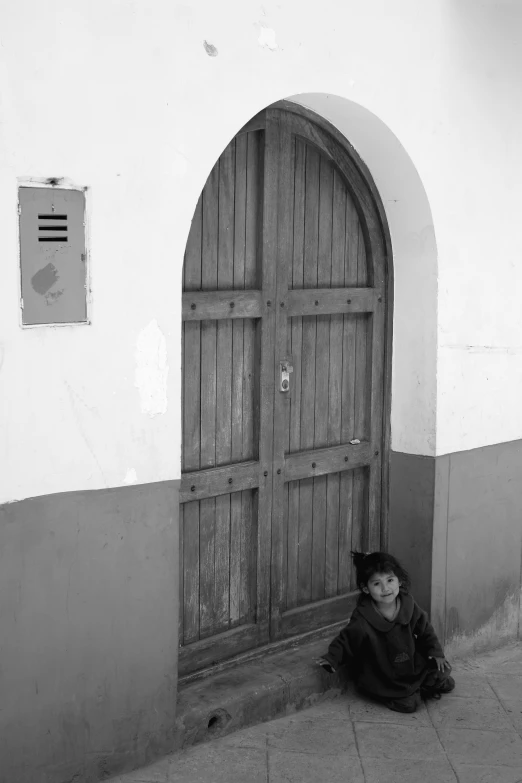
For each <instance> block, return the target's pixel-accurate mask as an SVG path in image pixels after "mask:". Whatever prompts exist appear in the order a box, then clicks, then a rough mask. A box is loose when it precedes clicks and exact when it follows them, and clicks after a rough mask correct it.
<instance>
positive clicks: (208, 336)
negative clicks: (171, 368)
mask: <svg viewBox="0 0 522 783" xmlns="http://www.w3.org/2000/svg"><path fill="white" fill-rule="evenodd" d="M218 202H219V166H218V165H216V166H214V168H213V169H212V172H211V173H210V176H209V178H208V180H207V184H206V185H205V188H204V190H203V224H202V226H203V230H202V242H201V252H202V275H201V288H202V290H204V291H215V290H216V289H217V255H218ZM216 332H217V330H216V322H215V321H202V322H201V459H200V466H201V468H208V467H213V466H214V465H215V464H216ZM215 516H216V501H215V499H214V498H208V499H206V500H202V501H201V502H200V519H199V543H200V553H199V584H200V589H199V606H200V637H203V636H209V635H210V634H212V632H213V628H214V575H215V574H214V569H215Z"/></svg>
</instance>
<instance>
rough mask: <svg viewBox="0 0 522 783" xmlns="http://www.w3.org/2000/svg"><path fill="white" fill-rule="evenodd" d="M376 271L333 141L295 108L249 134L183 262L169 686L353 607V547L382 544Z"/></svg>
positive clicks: (265, 117) (345, 162) (373, 223)
mask: <svg viewBox="0 0 522 783" xmlns="http://www.w3.org/2000/svg"><path fill="white" fill-rule="evenodd" d="M385 269H386V259H385V240H384V234H383V230H382V224H381V222H380V217H379V214H378V210H377V209H376V206H375V202H374V200H373V196H372V194H371V192H370V190H369V188H368V186H367V184H366V183H365V182H364V179H363V177H362V176H361V172H360V169H359V168H358V167H357V165H356V164H355V163H354V160H353V159H352V157H351V156H350V154H349V153H348V152H347V151H346V150H345V149H344V148H343V146H342V145H340V144H339V143H337V142H336V141H335V140H334V139H333V137H332V136H331V135H330V134H329V133H327V132H326V131H325V130H323V129H322V128H320V127H318V126H317V125H315V124H314V123H312V122H310V121H309V120H307V119H305V118H304V117H302V116H298V114H296V113H295V112H294V111H292V107H289V109H288V110H281V109H267V110H266V111H264V112H261V113H260V114H259V115H258V116H257V117H255V118H254V119H253V120H252V121H251V122H250V123H248V124H247V126H245V128H244V129H243V132H241V133H240V134H239V135H238V136H237V137H236V138H235V139H234V140H233V141H232V142H231V143H230V144H229V145H228V147H227V148H226V150H225V151H224V152H223V154H222V155H221V156H220V158H219V160H218V162H217V163H216V165H215V167H214V169H213V171H212V172H211V174H210V176H209V179H208V181H207V183H206V185H205V188H204V189H203V192H202V195H201V198H200V200H199V202H198V206H197V208H196V211H195V215H194V219H193V223H192V227H191V232H190V236H189V241H188V244H187V250H186V257H185V268H184V276H183V282H184V294H183V307H182V310H183V321H184V324H183V387H182V396H183V471H182V480H181V494H180V498H181V503H182V514H181V533H180V558H181V559H180V563H181V570H180V595H181V597H182V603H183V612H181V616H180V641H181V644H182V645H183V646H182V647H181V650H180V673H181V674H183V673H188V672H191V671H195V670H197V669H200V668H202V667H205V666H208V665H212V663H214V662H216V661H220V660H223V659H225V658H227V657H230V656H231V655H235V654H237V653H239V652H241V651H244V650H248V649H249V648H250V647H253V646H255V645H258V644H262V643H264V642H266V641H268V639H269V634H270V635H271V638H272V639H273V640H275V639H277V638H279V637H285V636H290V635H292V634H295V633H300V632H305V631H310V630H313V628H316V627H319V626H321V625H326V624H329V623H332V622H336V621H338V620H341V619H343V618H345V617H347V615H348V614H349V613H350V611H351V609H352V608H353V605H354V600H355V598H354V596H355V593H354V588H355V585H354V576H353V572H352V567H351V556H350V550H351V549H353V548H357V549H361V548H363V549H367V548H375V547H376V546H379V544H380V541H381V532H382V531H381V518H382V515H381V510H382V509H381V494H382V472H383V454H382V450H383V445H385V428H384V425H383V418H384V363H385V342H384V337H385V329H386V322H385V319H386V289H385V282H386V273H385ZM282 362H287V363H288V362H290V363H291V364H292V365H293V373H291V376H290V390H289V392H283V391H281V389H280V386H279V383H280V372H281V363H282Z"/></svg>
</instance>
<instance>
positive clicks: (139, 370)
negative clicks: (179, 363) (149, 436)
mask: <svg viewBox="0 0 522 783" xmlns="http://www.w3.org/2000/svg"><path fill="white" fill-rule="evenodd" d="M135 357H136V370H135V373H134V385H135V386H136V388H137V389H138V392H139V395H140V403H141V410H142V412H143V413H146V414H147V415H148V416H150V417H151V418H152V417H154V416H157V415H158V414H163V413H166V412H167V406H168V399H167V378H168V374H169V367H168V364H167V343H166V340H165V337H164V335H163V332H162V331H161V329H160V328H159V326H158V322H157V320H156V319H154V320H153V321H151V322H150V324H148V326H146V327H145V329H143V330H142V331H141V332H140V334H139V335H138V340H137V342H136V352H135Z"/></svg>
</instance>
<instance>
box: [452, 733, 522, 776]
mask: <svg viewBox="0 0 522 783" xmlns="http://www.w3.org/2000/svg"><path fill="white" fill-rule="evenodd" d="M439 737H440V741H441V742H442V745H443V747H444V750H445V751H446V753H447V756H448V758H449V760H450V761H451V762H453V763H455V764H486V765H492V764H495V765H503V766H506V767H516V766H519V765H520V763H521V761H522V739H520V737H519V735H518V734H517V733H516V732H515V731H514V730H505V729H503V730H500V731H489V730H487V731H484V730H480V729H454V728H452V729H442V730H440V731H439Z"/></svg>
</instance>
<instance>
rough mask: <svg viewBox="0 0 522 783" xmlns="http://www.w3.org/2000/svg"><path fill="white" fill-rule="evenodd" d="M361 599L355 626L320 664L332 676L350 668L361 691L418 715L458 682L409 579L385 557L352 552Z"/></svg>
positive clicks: (352, 622) (345, 630)
mask: <svg viewBox="0 0 522 783" xmlns="http://www.w3.org/2000/svg"><path fill="white" fill-rule="evenodd" d="M352 557H353V564H354V566H355V571H356V579H357V586H358V587H359V589H360V590H361V595H360V597H359V600H358V602H357V606H356V608H355V609H354V612H353V614H352V616H351V618H350V622H349V623H348V625H347V626H346V628H343V630H342V631H341V633H340V634H339V636H337V637H336V638H335V639H334V640H333V642H332V643H331V644H330V646H329V648H328V653H327V654H326V655H325V656H324V658H321V659H320V660H319V661H318V663H319V664H320V665H321V666H322V667H323V668H324V669H326V671H329V672H330V673H333V672H334V671H336V670H337V668H338V667H339V666H344V665H346V664H348V665H349V667H350V669H351V671H352V674H353V677H354V680H355V683H356V685H357V687H358V688H359V690H361V691H363V692H364V693H366V694H367V695H368V696H371V697H373V698H375V699H377V700H379V701H381V702H384V704H385V705H386V706H387V707H389V709H390V710H395V711H397V712H415V710H416V709H417V707H418V706H420V703H421V697H423V698H430V697H431V698H437V699H440V694H441V693H449V692H450V691H452V690H453V688H454V687H455V682H454V680H453V678H452V677H450V676H449V673H450V671H451V666H450V664H449V663H448V661H447V660H446V658H445V657H444V652H443V649H442V647H441V645H440V642H439V640H438V639H437V636H436V634H435V631H434V630H433V627H432V625H431V624H430V622H429V621H428V615H427V614H426V612H424V611H423V610H422V609H421V608H420V607H419V606H417V604H416V603H415V601H414V600H413V598H412V596H411V595H409V593H408V589H409V587H410V578H409V576H408V574H407V573H406V571H405V570H404V568H403V567H402V566H401V564H400V563H399V562H398V560H396V558H395V557H393V556H392V555H389V554H388V553H386V552H370V553H369V554H366V555H365V554H362V553H361V552H352Z"/></svg>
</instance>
